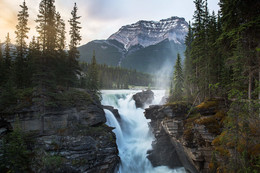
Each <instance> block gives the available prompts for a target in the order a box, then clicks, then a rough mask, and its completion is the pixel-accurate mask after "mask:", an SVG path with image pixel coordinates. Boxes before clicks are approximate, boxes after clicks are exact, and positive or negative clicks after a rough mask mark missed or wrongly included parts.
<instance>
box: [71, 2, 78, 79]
mask: <svg viewBox="0 0 260 173" xmlns="http://www.w3.org/2000/svg"><path fill="white" fill-rule="evenodd" d="M77 12H78V8H77V4H76V3H75V4H74V7H73V10H72V12H71V15H72V18H71V19H70V20H69V24H70V31H69V34H70V44H69V52H68V53H69V55H68V56H69V57H68V58H69V62H68V63H69V72H68V73H69V78H70V83H73V82H75V81H76V79H77V78H76V75H77V74H79V71H80V69H79V64H78V61H77V60H78V58H79V51H78V49H77V46H78V45H79V44H80V41H81V36H80V29H81V27H80V26H79V25H80V22H79V21H78V20H79V19H80V16H78V14H77Z"/></svg>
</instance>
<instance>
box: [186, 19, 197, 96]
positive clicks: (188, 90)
mask: <svg viewBox="0 0 260 173" xmlns="http://www.w3.org/2000/svg"><path fill="white" fill-rule="evenodd" d="M193 39H194V36H193V32H192V28H191V24H190V22H189V31H188V34H187V35H186V37H185V45H186V50H185V52H184V54H185V61H184V92H185V95H186V96H187V98H188V99H190V97H191V96H192V95H193V92H194V88H193V86H192V83H193V82H194V81H192V79H193V76H194V74H195V73H194V69H193V66H192V65H193V63H192V59H191V50H192V46H191V45H192V42H193Z"/></svg>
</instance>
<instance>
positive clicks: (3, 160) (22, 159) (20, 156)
mask: <svg viewBox="0 0 260 173" xmlns="http://www.w3.org/2000/svg"><path fill="white" fill-rule="evenodd" d="M25 139H26V138H25V134H24V133H23V132H22V131H21V130H20V129H19V128H17V129H15V130H14V131H13V132H11V133H9V134H8V135H6V136H5V137H4V138H3V140H2V144H1V145H2V146H1V148H0V156H1V157H0V170H4V171H3V172H28V171H29V165H30V160H31V159H30V155H31V154H32V152H31V151H30V150H28V149H27V145H26V140H25Z"/></svg>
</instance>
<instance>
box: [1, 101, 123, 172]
mask: <svg viewBox="0 0 260 173" xmlns="http://www.w3.org/2000/svg"><path fill="white" fill-rule="evenodd" d="M5 121H7V122H8V123H9V124H11V126H14V125H15V124H16V125H19V126H20V127H21V129H22V130H23V131H25V132H27V133H30V134H33V135H32V136H31V139H34V144H33V146H32V148H33V152H34V153H35V158H34V162H35V165H32V170H33V171H34V172H87V173H113V172H114V170H115V169H116V167H117V165H118V163H119V160H120V158H119V157H118V150H117V146H116V137H115V134H114V133H113V132H112V130H113V128H111V127H108V126H106V125H105V124H104V123H105V122H106V118H105V113H104V111H103V108H102V106H101V104H100V103H99V104H97V103H95V102H93V103H91V104H89V105H85V106H84V105H82V106H80V107H72V108H68V109H66V110H57V111H53V110H52V111H46V113H44V114H40V113H39V112H38V111H35V110H34V109H27V110H26V111H25V110H24V111H21V112H19V113H16V114H13V115H8V116H6V118H5ZM8 123H5V124H3V125H1V124H0V125H1V126H0V128H1V129H0V132H3V133H4V132H5V131H8V130H10V127H9V126H8ZM0 140H1V138H0ZM48 159H49V160H56V161H57V163H58V164H56V163H49V162H47V163H45V162H43V160H45V161H46V160H48ZM48 164H49V165H48Z"/></svg>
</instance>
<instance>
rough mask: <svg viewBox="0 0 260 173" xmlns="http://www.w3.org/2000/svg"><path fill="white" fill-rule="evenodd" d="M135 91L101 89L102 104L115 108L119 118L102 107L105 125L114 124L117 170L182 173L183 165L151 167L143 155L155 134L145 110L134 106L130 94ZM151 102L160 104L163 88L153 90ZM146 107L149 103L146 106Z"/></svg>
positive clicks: (145, 153)
mask: <svg viewBox="0 0 260 173" xmlns="http://www.w3.org/2000/svg"><path fill="white" fill-rule="evenodd" d="M137 92H140V91H137V90H104V91H102V97H103V99H102V104H103V105H109V106H113V107H114V108H115V109H118V111H119V114H120V117H121V120H119V121H118V120H117V119H116V118H115V116H114V115H113V113H112V112H110V111H109V110H106V109H105V113H106V118H107V125H109V126H111V127H115V129H114V130H113V132H114V133H115V134H116V138H117V140H116V143H117V146H118V150H119V157H120V158H121V163H120V165H119V170H118V172H117V173H184V172H185V170H184V168H179V169H169V168H168V167H166V166H159V167H155V168H154V167H153V166H152V164H151V163H150V161H149V160H148V159H147V158H146V156H147V151H148V150H149V149H151V148H152V146H151V144H152V141H153V140H154V136H153V134H152V132H151V131H150V129H149V127H148V122H149V120H147V119H146V118H145V116H144V109H141V108H136V107H135V101H134V100H132V96H133V95H134V94H135V93H137ZM153 92H154V94H155V99H154V102H153V104H159V102H160V100H161V99H162V97H163V96H164V90H155V91H153ZM147 106H148V105H147Z"/></svg>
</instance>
